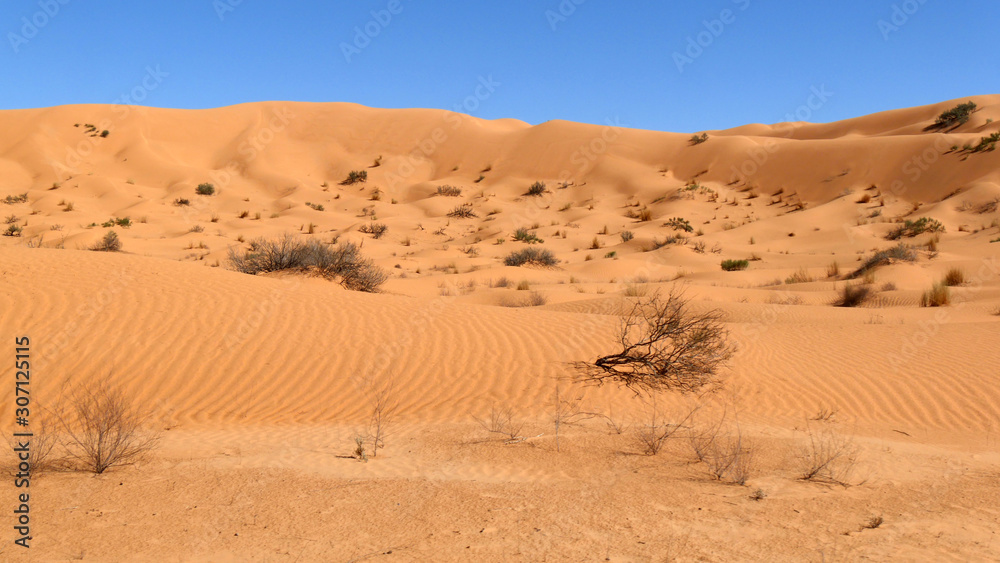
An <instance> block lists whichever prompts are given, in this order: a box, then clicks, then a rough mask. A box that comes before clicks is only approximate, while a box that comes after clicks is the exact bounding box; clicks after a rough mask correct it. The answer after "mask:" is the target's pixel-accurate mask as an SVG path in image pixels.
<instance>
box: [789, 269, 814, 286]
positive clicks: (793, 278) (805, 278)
mask: <svg viewBox="0 0 1000 563" xmlns="http://www.w3.org/2000/svg"><path fill="white" fill-rule="evenodd" d="M811 281H813V277H812V275H810V274H809V270H807V269H805V268H799V271H797V272H795V273H794V274H792V275H790V276H788V277H787V278H785V283H787V284H792V283H809V282H811Z"/></svg>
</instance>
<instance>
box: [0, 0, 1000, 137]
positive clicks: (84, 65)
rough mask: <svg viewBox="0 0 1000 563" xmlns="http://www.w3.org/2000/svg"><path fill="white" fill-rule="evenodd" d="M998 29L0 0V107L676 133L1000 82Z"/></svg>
mask: <svg viewBox="0 0 1000 563" xmlns="http://www.w3.org/2000/svg"><path fill="white" fill-rule="evenodd" d="M894 6H895V9H894ZM390 7H391V8H394V9H395V11H396V12H397V13H395V14H391V13H389V11H388V9H389V8H390ZM560 7H562V8H561V12H562V13H560ZM46 9H47V10H48V12H49V13H50V14H54V15H51V16H50V15H49V14H47V13H46ZM723 10H730V13H729V14H728V16H727V17H726V18H725V19H726V20H727V21H725V22H724V21H722V19H721V16H722V15H723ZM372 11H376V12H379V11H384V12H383V13H382V15H381V17H380V19H381V20H382V21H383V22H384V25H383V23H379V22H378V21H376V18H375V17H373V15H372ZM894 12H895V21H893V15H894ZM907 12H910V13H907ZM554 14H559V17H554V16H553V15H554ZM563 14H565V15H563ZM386 15H388V16H391V19H388V18H386V17H385V16H386ZM23 18H27V21H28V22H29V23H30V25H28V26H25V20H24V19H23ZM712 20H719V21H718V23H715V24H713V23H712ZM880 20H881V21H883V22H885V24H884V25H883V26H881V28H880V24H879V22H880ZM32 21H33V23H32ZM705 22H708V25H707V26H706V23H705ZM36 24H40V25H36ZM366 26H367V29H368V30H369V32H370V34H366V36H364V37H360V38H359V37H357V33H356V30H355V29H356V28H360V29H362V30H364V29H366ZM888 26H892V27H888ZM998 29H1000V6H998V5H997V3H996V0H970V1H966V2H945V1H944V0H906V1H901V0H845V1H841V2H793V1H791V0H786V1H780V2H774V1H771V2H765V1H763V0H709V1H704V2H694V1H689V2H622V1H619V2H611V1H609V0H535V1H529V0H504V1H492V2H432V1H426V0H425V1H416V0H394V1H390V0H374V1H373V0H355V1H351V2H332V1H322V2H321V1H305V0H303V1H289V2H273V1H265V0H171V1H169V2H136V1H134V0H133V1H127V2H126V1H123V0H108V1H105V2H85V1H83V0H5V1H4V2H3V5H2V7H0V32H2V33H3V38H4V41H3V45H0V72H2V76H3V82H4V86H3V88H2V91H0V109H15V108H27V107H43V106H51V105H59V104H70V103H116V102H121V101H122V99H123V98H122V96H123V95H130V93H131V92H133V91H135V93H136V95H137V96H140V97H141V101H140V102H138V103H139V105H149V106H156V107H173V108H208V107H218V106H225V105H231V104H237V103H243V102H254V101H264V100H297V101H316V102H321V101H322V102H325V101H347V102H355V103H359V104H364V105H368V106H374V107H392V108H400V107H429V108H443V109H455V108H456V107H459V108H461V105H462V104H463V102H465V103H467V106H466V108H467V109H468V111H465V110H463V111H464V112H465V113H471V114H472V115H475V116H477V117H483V118H487V119H494V118H500V117H513V118H517V119H521V120H524V121H527V122H529V123H533V124H536V123H541V122H544V121H547V120H550V119H567V120H573V121H581V122H588V123H603V122H605V120H607V119H609V118H611V119H614V118H617V119H618V120H619V121H620V122H621V123H622V124H623V125H626V126H629V127H636V128H644V129H658V130H667V131H677V132H691V131H699V130H702V129H716V128H725V127H733V126H738V125H742V124H745V123H754V122H761V123H775V122H778V121H784V120H785V119H786V117H787V116H789V115H793V114H794V113H795V112H796V111H798V114H799V115H798V118H803V117H805V118H806V120H808V121H815V122H827V121H835V120H838V119H844V118H849V117H855V116H858V115H865V114H868V113H873V112H876V111H881V110H886V109H894V108H899V107H907V106H914V105H922V104H927V103H933V102H938V101H942V100H946V99H951V98H960V97H963V96H969V95H975V94H990V93H998V92H1000V87H998V78H1000V72H998V71H1000V68H998V66H1000V65H998V61H1000V55H998V48H997V43H996V38H997V30H998ZM713 31H714V33H713ZM699 34H701V36H700V40H701V44H702V45H699V46H698V48H694V47H692V48H691V49H690V51H688V48H689V46H690V43H689V39H691V40H692V41H694V42H696V43H697V42H698V40H699ZM368 35H373V36H368ZM366 41H367V43H366ZM345 45H350V46H352V48H353V49H355V50H356V51H355V50H351V52H349V53H348V55H347V56H345V53H344V46H345ZM699 49H700V51H699ZM678 57H687V59H679V58H678ZM679 63H680V64H679ZM679 66H680V67H681V68H678V67H679ZM147 68H149V69H152V70H153V71H154V74H155V76H152V77H147ZM157 69H158V70H157ZM481 79H482V81H485V82H489V81H490V80H492V85H491V87H490V88H486V87H485V86H484V87H480V88H478V91H477V86H479V85H480V84H481V83H482V81H481ZM144 81H145V84H146V87H143V82H144ZM814 88H815V89H816V90H817V91H824V92H825V93H824V95H823V96H822V97H819V96H814V97H813V98H810V96H811V95H812V92H813V89H814ZM477 94H478V95H479V98H478V99H477V98H475V96H476V95H477ZM470 96H472V97H473V98H469V97H470ZM810 102H812V105H813V107H812V108H808V109H807V104H809V103H810Z"/></svg>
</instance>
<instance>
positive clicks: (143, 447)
mask: <svg viewBox="0 0 1000 563" xmlns="http://www.w3.org/2000/svg"><path fill="white" fill-rule="evenodd" d="M149 413H150V411H149V409H147V408H146V405H142V404H138V403H136V401H135V399H134V398H133V397H132V396H131V395H129V394H127V393H126V392H125V391H124V390H122V389H121V387H119V386H117V385H114V384H112V383H111V382H110V381H109V379H108V378H102V379H97V380H92V381H88V382H85V383H81V384H80V385H79V386H77V387H76V389H74V390H73V391H71V392H70V394H69V395H68V398H67V399H66V401H65V402H64V403H63V404H62V405H61V407H60V408H58V409H57V410H56V411H55V417H56V420H57V421H58V423H59V427H60V429H61V430H62V432H63V434H64V435H65V436H66V441H67V444H66V449H67V456H68V459H69V460H70V461H71V462H73V463H76V464H78V465H79V466H80V467H81V468H83V469H85V470H87V471H92V472H94V473H96V474H98V475H99V474H101V473H104V472H105V471H107V470H108V469H110V468H112V467H118V466H122V465H132V464H134V463H137V462H139V461H142V460H143V459H145V458H146V457H147V456H148V454H149V453H150V452H151V451H152V450H153V449H154V448H155V447H156V445H157V444H158V442H159V435H158V434H157V433H156V432H155V431H153V430H150V429H147V428H146V426H147V423H148V422H149Z"/></svg>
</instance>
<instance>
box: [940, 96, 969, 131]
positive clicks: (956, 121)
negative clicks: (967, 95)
mask: <svg viewBox="0 0 1000 563" xmlns="http://www.w3.org/2000/svg"><path fill="white" fill-rule="evenodd" d="M974 111H976V102H972V101H969V102H965V103H964V104H958V105H957V106H955V107H953V108H951V109H949V110H947V111H944V112H941V115H939V116H938V117H937V120H935V121H934V124H935V125H937V126H938V127H951V126H952V125H963V124H965V123H968V121H969V116H971V115H972V112H974Z"/></svg>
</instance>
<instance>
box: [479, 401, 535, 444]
mask: <svg viewBox="0 0 1000 563" xmlns="http://www.w3.org/2000/svg"><path fill="white" fill-rule="evenodd" d="M472 418H473V419H475V421H476V422H478V423H479V425H480V426H482V427H483V429H484V430H486V431H487V432H488V433H490V434H498V435H500V436H503V437H504V441H505V442H506V443H508V444H512V443H514V442H520V441H523V440H524V437H523V436H521V429H522V428H524V421H522V420H518V419H517V418H515V416H514V409H512V408H511V407H510V406H506V405H503V406H502V405H498V404H496V403H494V404H493V406H492V407H491V408H490V414H489V417H488V418H479V417H477V416H473V417H472Z"/></svg>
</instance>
